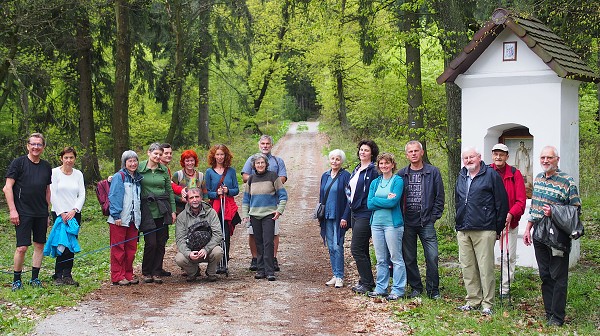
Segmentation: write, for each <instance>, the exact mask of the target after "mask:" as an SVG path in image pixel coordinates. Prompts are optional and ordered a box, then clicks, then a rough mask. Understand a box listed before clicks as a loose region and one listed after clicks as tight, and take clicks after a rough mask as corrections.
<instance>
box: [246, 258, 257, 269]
mask: <svg viewBox="0 0 600 336" xmlns="http://www.w3.org/2000/svg"><path fill="white" fill-rule="evenodd" d="M248 269H249V270H251V271H257V270H258V264H257V260H256V258H252V261H251V262H250V267H249V268H248Z"/></svg>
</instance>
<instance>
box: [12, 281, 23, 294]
mask: <svg viewBox="0 0 600 336" xmlns="http://www.w3.org/2000/svg"><path fill="white" fill-rule="evenodd" d="M19 289H23V283H22V282H21V280H17V281H13V283H12V291H13V292H15V291H18V290H19Z"/></svg>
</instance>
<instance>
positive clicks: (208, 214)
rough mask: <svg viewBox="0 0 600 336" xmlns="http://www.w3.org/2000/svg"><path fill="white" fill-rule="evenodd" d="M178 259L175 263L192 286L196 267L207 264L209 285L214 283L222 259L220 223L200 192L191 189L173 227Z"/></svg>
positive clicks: (198, 271) (176, 257)
mask: <svg viewBox="0 0 600 336" xmlns="http://www.w3.org/2000/svg"><path fill="white" fill-rule="evenodd" d="M175 238H176V243H177V249H178V252H177V255H176V256H175V262H176V263H177V265H178V266H179V267H181V268H182V269H183V270H184V271H185V273H186V274H187V281H189V282H192V281H194V280H196V277H197V276H198V275H200V268H199V267H198V264H199V263H202V262H207V263H208V266H207V267H206V272H205V273H206V275H207V276H208V281H209V282H214V281H217V275H216V273H217V266H218V265H219V261H221V258H222V257H223V249H222V248H221V246H220V244H221V240H222V239H223V235H222V234H221V222H220V221H219V217H218V215H217V213H216V211H215V210H214V209H213V208H212V207H211V206H210V204H208V203H205V202H203V201H202V191H200V189H198V188H192V189H190V190H188V192H187V203H186V205H185V208H184V210H183V211H182V212H181V213H179V215H178V216H177V221H176V223H175Z"/></svg>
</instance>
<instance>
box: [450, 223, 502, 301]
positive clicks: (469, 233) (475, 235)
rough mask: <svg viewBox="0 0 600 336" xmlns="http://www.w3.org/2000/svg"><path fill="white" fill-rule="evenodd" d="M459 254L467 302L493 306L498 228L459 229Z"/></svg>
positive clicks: (457, 235)
mask: <svg viewBox="0 0 600 336" xmlns="http://www.w3.org/2000/svg"><path fill="white" fill-rule="evenodd" d="M456 237H457V240H458V258H459V261H460V266H461V268H462V273H463V281H464V283H465V289H466V290H467V296H466V297H465V300H466V301H467V304H468V305H470V306H473V307H478V306H481V307H482V308H484V309H485V308H492V305H493V303H494V292H495V290H494V288H495V287H496V278H495V276H494V244H495V242H496V232H495V231H475V230H466V231H458V232H457V234H456Z"/></svg>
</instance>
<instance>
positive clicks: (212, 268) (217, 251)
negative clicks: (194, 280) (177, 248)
mask: <svg viewBox="0 0 600 336" xmlns="http://www.w3.org/2000/svg"><path fill="white" fill-rule="evenodd" d="M221 258H223V249H222V248H221V246H216V247H215V248H213V249H212V251H210V253H209V254H208V258H204V259H198V260H190V258H189V257H188V256H184V255H183V253H181V252H177V255H175V262H176V263H177V265H178V266H179V267H181V268H182V269H183V270H184V271H185V273H186V274H187V275H193V274H196V272H197V271H198V264H199V263H205V262H207V263H208V266H207V267H206V272H207V273H208V274H209V275H215V274H217V266H218V265H219V262H220V261H221Z"/></svg>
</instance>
